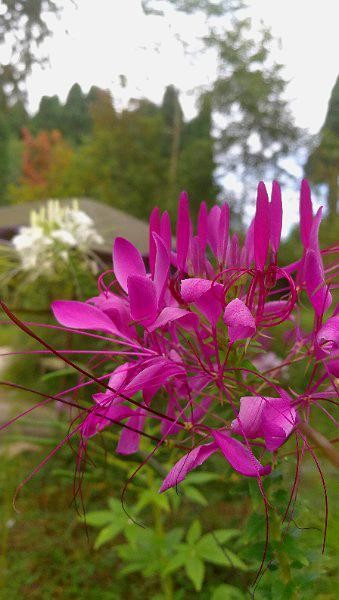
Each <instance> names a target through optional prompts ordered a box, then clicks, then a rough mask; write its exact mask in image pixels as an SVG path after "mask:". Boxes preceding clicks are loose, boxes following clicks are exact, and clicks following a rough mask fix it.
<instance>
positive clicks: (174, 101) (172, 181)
mask: <svg viewBox="0 0 339 600" xmlns="http://www.w3.org/2000/svg"><path fill="white" fill-rule="evenodd" d="M161 112H162V116H163V119H164V124H165V136H164V143H165V148H164V150H165V156H168V159H169V163H168V173H167V179H168V181H167V186H166V190H167V193H166V198H165V201H166V205H167V208H169V209H170V208H171V205H172V203H173V198H175V197H176V195H177V192H178V190H177V183H178V165H179V155H180V147H181V137H182V128H183V112H182V109H181V106H180V101H179V94H178V91H177V90H176V89H175V87H174V86H173V85H169V86H167V88H166V90H165V93H164V97H163V101H162V105H161Z"/></svg>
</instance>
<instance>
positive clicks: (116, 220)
mask: <svg viewBox="0 0 339 600" xmlns="http://www.w3.org/2000/svg"><path fill="white" fill-rule="evenodd" d="M71 201H72V200H71V199H70V200H60V204H61V205H62V206H65V205H67V204H71ZM78 202H79V208H80V209H81V210H83V211H84V212H85V213H87V214H88V215H89V216H90V217H91V218H92V219H93V221H94V224H95V227H96V230H97V231H98V233H100V235H101V236H102V237H103V238H104V243H103V244H101V245H99V246H98V247H97V250H99V251H101V252H104V253H108V254H110V253H111V252H112V244H113V241H114V239H115V238H116V237H117V236H121V237H125V238H127V239H128V240H130V241H131V242H132V243H133V244H134V245H135V246H136V247H137V248H138V249H139V251H140V252H141V254H142V255H144V256H146V255H147V254H148V225H147V223H145V222H144V221H141V220H140V219H137V218H136V217H132V216H131V215H128V214H127V213H124V212H123V211H122V210H119V209H118V208H113V207H112V206H108V205H107V204H103V203H102V202H97V201H95V200H90V199H89V198H79V199H78ZM45 204H46V202H45V201H43V200H39V201H36V202H25V203H24V204H13V205H9V206H2V207H0V229H2V228H3V229H11V228H14V227H18V226H21V225H28V224H29V215H30V212H31V210H33V209H39V208H40V207H41V206H43V205H45Z"/></svg>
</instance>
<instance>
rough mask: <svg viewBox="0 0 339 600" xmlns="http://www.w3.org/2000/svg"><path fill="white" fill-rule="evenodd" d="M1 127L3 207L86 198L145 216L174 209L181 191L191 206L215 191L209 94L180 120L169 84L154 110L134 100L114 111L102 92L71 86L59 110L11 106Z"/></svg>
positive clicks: (49, 104) (56, 105)
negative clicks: (32, 110) (186, 192)
mask: <svg viewBox="0 0 339 600" xmlns="http://www.w3.org/2000/svg"><path fill="white" fill-rule="evenodd" d="M0 123H1V121H0ZM3 123H4V128H5V129H6V136H5V137H6V143H4V144H3V150H4V154H5V153H6V152H8V156H7V162H6V161H2V165H3V166H4V169H3V173H2V181H3V186H2V190H3V192H2V199H3V201H7V202H21V201H25V200H33V199H38V198H46V197H51V196H54V197H55V196H58V197H67V196H91V197H93V198H96V199H98V200H102V201H104V202H107V203H110V204H114V205H115V206H118V207H121V208H123V209H124V210H128V211H129V212H131V213H132V214H135V215H136V216H139V217H145V216H147V215H148V213H149V211H150V210H151V208H152V206H153V204H154V203H159V204H160V205H161V206H162V207H163V208H167V209H168V210H169V211H170V212H172V211H174V207H175V205H176V201H177V197H178V194H179V192H180V190H181V189H183V188H186V189H189V191H190V196H191V200H192V204H193V207H194V206H197V205H198V203H199V202H200V201H201V200H206V201H207V202H211V201H213V199H215V197H216V196H217V194H218V192H219V188H218V185H217V184H216V182H215V169H216V163H215V159H214V139H213V136H212V123H211V107H210V102H209V98H208V96H202V97H201V98H200V105H199V109H198V112H197V115H196V117H195V118H194V119H192V120H190V121H185V120H184V118H183V112H182V108H181V106H180V102H179V97H178V92H177V90H176V89H175V88H174V87H173V86H168V87H167V88H166V90H165V93H164V96H163V101H162V103H161V104H160V105H156V104H154V103H152V102H150V101H149V100H146V99H141V100H133V101H131V102H130V106H129V108H128V109H125V110H123V111H121V112H117V111H116V110H115V107H114V102H113V99H112V97H111V95H110V93H109V92H108V91H107V90H102V89H100V88H98V87H95V86H93V87H92V88H91V89H90V90H89V92H88V94H85V93H83V91H82V90H81V87H80V86H79V85H78V84H74V85H73V86H72V88H71V89H70V91H69V93H68V96H67V99H66V101H65V103H64V104H62V103H61V102H60V100H59V98H58V96H51V97H50V96H44V97H43V98H42V99H41V102H40V105H39V109H38V111H37V113H36V114H35V115H34V116H32V117H30V116H29V115H28V114H27V111H26V109H25V106H24V104H23V101H22V100H17V102H16V103H15V104H13V106H12V107H9V108H7V110H6V115H4V116H3Z"/></svg>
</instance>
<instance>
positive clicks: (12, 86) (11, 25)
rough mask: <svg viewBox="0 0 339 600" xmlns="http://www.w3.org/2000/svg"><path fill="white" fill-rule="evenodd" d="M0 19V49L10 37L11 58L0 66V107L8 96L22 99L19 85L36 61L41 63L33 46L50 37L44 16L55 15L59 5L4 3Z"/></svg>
mask: <svg viewBox="0 0 339 600" xmlns="http://www.w3.org/2000/svg"><path fill="white" fill-rule="evenodd" d="M1 4H2V12H1V18H0V47H1V46H2V45H4V44H5V43H6V42H8V34H10V40H11V51H12V57H17V58H16V60H11V61H10V62H9V63H7V64H6V63H2V64H1V65H0V107H2V106H3V105H6V104H7V99H8V97H9V95H10V98H11V101H13V98H15V97H17V98H21V97H22V94H23V92H22V85H21V84H22V82H23V81H24V80H25V79H26V77H27V75H28V74H29V73H30V71H31V68H32V65H33V64H34V63H35V62H43V59H41V58H38V57H37V54H36V46H37V45H39V44H41V42H43V40H44V39H45V38H46V37H48V36H49V35H50V33H51V32H50V30H49V29H48V26H47V23H46V20H45V15H46V13H56V12H58V10H59V8H60V2H57V1H55V0H16V1H15V2H13V0H3V1H2V3H1Z"/></svg>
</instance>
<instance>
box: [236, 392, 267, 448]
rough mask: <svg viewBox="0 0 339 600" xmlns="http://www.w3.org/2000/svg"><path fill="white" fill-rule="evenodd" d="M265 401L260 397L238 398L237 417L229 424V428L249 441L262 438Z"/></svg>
mask: <svg viewBox="0 0 339 600" xmlns="http://www.w3.org/2000/svg"><path fill="white" fill-rule="evenodd" d="M264 408H265V400H264V399H263V398H261V397H260V396H244V397H243V398H240V411H239V414H238V417H237V418H236V419H234V421H232V423H231V428H232V431H234V433H237V434H238V435H245V436H246V437H248V438H250V439H254V438H257V437H261V436H262V412H263V409H264Z"/></svg>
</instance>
